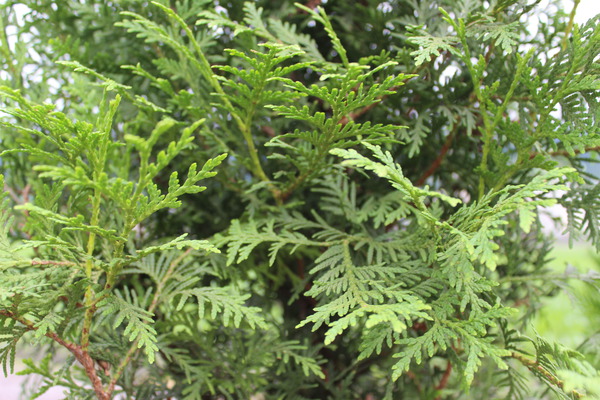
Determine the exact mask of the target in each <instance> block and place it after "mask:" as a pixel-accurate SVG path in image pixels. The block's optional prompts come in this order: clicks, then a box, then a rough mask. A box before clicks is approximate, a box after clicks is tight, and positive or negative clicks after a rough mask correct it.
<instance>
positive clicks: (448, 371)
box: [435, 360, 452, 400]
mask: <svg viewBox="0 0 600 400" xmlns="http://www.w3.org/2000/svg"><path fill="white" fill-rule="evenodd" d="M451 373H452V363H451V362H450V360H448V364H446V371H444V375H442V379H441V380H440V383H438V385H437V386H436V387H435V389H436V390H442V389H444V388H445V387H446V386H447V385H448V380H449V379H450V374H451ZM441 399H442V395H439V396H437V397H436V398H435V400H441Z"/></svg>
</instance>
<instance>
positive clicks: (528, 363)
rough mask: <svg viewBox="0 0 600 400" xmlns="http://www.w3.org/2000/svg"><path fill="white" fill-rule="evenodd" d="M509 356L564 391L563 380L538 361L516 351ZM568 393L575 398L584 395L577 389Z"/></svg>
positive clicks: (580, 397)
mask: <svg viewBox="0 0 600 400" xmlns="http://www.w3.org/2000/svg"><path fill="white" fill-rule="evenodd" d="M510 357H512V358H514V359H515V360H517V361H519V362H520V363H521V364H523V365H524V366H525V367H527V369H529V370H530V371H531V372H533V373H534V374H536V375H537V374H540V375H542V376H543V377H544V378H545V379H546V380H547V381H548V382H549V383H550V384H551V385H554V386H556V387H557V388H559V389H560V390H562V391H564V386H565V384H564V382H563V381H562V380H560V379H558V378H557V377H556V376H555V375H554V374H553V373H552V372H550V371H549V370H548V369H546V368H544V366H542V365H541V364H540V363H539V362H537V361H535V360H532V359H530V358H528V357H526V356H524V355H522V354H520V353H517V352H516V351H513V352H512V353H511V354H510ZM570 394H572V395H573V397H575V398H576V399H582V398H584V397H585V395H584V394H582V393H579V392H578V391H577V390H572V391H571V393H570Z"/></svg>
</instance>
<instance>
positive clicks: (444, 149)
mask: <svg viewBox="0 0 600 400" xmlns="http://www.w3.org/2000/svg"><path fill="white" fill-rule="evenodd" d="M457 126H458V124H457ZM455 132H456V128H455V129H454V130H453V131H452V132H450V134H449V135H448V137H447V138H446V141H445V142H444V145H443V146H442V149H441V150H440V153H439V154H438V156H437V157H436V158H435V160H433V162H432V163H431V165H430V166H429V168H427V170H426V171H425V172H423V175H421V177H420V178H419V179H418V180H417V182H416V183H415V186H422V185H423V184H424V183H425V181H426V180H427V178H429V177H430V176H431V175H433V174H434V173H435V171H437V169H438V168H439V167H440V165H441V164H442V161H444V158H445V157H446V153H448V150H450V146H451V145H452V141H453V140H454V135H455Z"/></svg>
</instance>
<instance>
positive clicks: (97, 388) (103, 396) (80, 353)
mask: <svg viewBox="0 0 600 400" xmlns="http://www.w3.org/2000/svg"><path fill="white" fill-rule="evenodd" d="M0 315H3V316H5V317H8V318H10V319H13V320H15V321H17V322H19V323H21V324H22V325H23V326H25V329H27V330H28V331H36V330H37V329H38V328H36V327H35V325H34V323H33V322H31V321H29V320H27V319H25V318H23V317H19V316H18V315H16V314H15V313H13V312H12V311H8V310H0ZM45 336H46V337H48V338H50V339H52V340H54V341H55V342H56V343H58V344H60V345H61V346H63V347H64V348H66V349H67V350H69V351H70V352H71V353H72V354H73V355H74V356H75V359H76V360H77V361H79V363H80V364H81V365H82V366H83V368H84V370H85V373H86V375H87V376H88V378H89V379H90V382H92V386H93V387H94V392H95V393H96V397H98V399H99V400H109V399H110V395H109V394H108V393H107V392H105V391H104V387H103V386H102V380H101V379H100V377H99V376H98V374H97V373H96V368H95V363H94V359H93V358H92V357H91V356H90V355H89V353H88V352H87V351H84V350H83V348H82V347H81V346H79V345H77V344H75V343H72V342H69V341H68V340H65V339H62V338H61V337H60V336H58V335H57V334H56V333H54V332H46V333H45Z"/></svg>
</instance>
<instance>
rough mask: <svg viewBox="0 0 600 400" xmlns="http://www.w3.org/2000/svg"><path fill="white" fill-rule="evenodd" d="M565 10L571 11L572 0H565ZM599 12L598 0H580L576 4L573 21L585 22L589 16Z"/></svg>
mask: <svg viewBox="0 0 600 400" xmlns="http://www.w3.org/2000/svg"><path fill="white" fill-rule="evenodd" d="M565 5H566V6H567V10H568V11H569V12H571V10H572V9H573V1H572V0H567V1H565ZM598 14H600V0H581V2H580V3H579V6H577V12H576V13H575V22H576V23H578V24H585V23H586V22H587V21H588V20H589V19H590V18H594V17H595V16H596V15H598Z"/></svg>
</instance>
